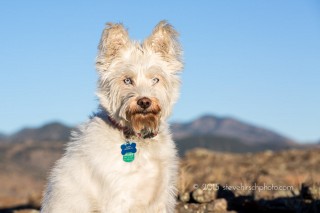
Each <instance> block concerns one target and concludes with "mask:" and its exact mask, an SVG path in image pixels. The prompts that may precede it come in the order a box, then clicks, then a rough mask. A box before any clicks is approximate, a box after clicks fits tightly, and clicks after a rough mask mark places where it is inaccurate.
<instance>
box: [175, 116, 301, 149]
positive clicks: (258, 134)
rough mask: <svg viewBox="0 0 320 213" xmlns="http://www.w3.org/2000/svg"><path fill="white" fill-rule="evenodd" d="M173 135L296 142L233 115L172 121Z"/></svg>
mask: <svg viewBox="0 0 320 213" xmlns="http://www.w3.org/2000/svg"><path fill="white" fill-rule="evenodd" d="M171 130H172V133H173V137H174V138H176V139H184V138H187V137H191V136H204V135H206V136H208V135H211V136H220V137H230V138H236V139H240V140H241V141H242V142H245V143H248V144H255V143H284V144H295V143H296V142H295V141H294V140H293V139H290V138H287V137H285V136H283V135H281V134H280V133H277V132H275V131H273V130H269V129H267V128H263V127H259V126H257V125H253V124H250V123H247V122H244V121H241V120H238V119H235V118H232V117H218V116H215V115H203V116H201V117H199V118H196V119H194V120H192V121H189V122H184V123H172V124H171Z"/></svg>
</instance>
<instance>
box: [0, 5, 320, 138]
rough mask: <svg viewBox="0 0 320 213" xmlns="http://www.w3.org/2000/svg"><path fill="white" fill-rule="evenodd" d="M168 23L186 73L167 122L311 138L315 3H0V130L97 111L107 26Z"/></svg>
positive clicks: (136, 31) (318, 115) (319, 77)
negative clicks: (235, 123)
mask: <svg viewBox="0 0 320 213" xmlns="http://www.w3.org/2000/svg"><path fill="white" fill-rule="evenodd" d="M162 19H167V20H168V21H169V22H170V23H172V25H174V26H175V27H176V29H177V30H178V31H179V32H180V34H181V42H182V45H183V47H184V52H185V54H184V58H185V70H184V73H183V74H182V80H183V86H182V90H181V98H180V100H179V103H178V104H177V105H176V108H175V110H174V113H173V115H172V119H171V120H172V121H188V120H191V119H194V118H196V117H198V116H200V115H202V114H208V113H212V114H216V115H218V116H232V117H235V118H238V119H241V120H244V121H247V122H250V123H253V124H257V125H260V126H263V127H267V128H271V129H273V130H276V131H278V132H280V133H282V134H284V135H286V136H289V137H291V138H293V139H296V140H299V141H302V142H304V141H316V140H319V139H320V94H319V93H320V2H319V1H316V0H314V1H312V0H310V1H296V0H282V1H279V0H268V1H253V0H252V1H246V0H243V1H209V0H208V1H161V2H160V1H158V2H151V1H127V2H125V1H50V2H49V1H40V0H39V1H3V2H2V3H1V6H0V24H1V28H0V29H1V31H0V80H1V83H0V98H1V102H0V117H1V119H0V132H4V133H11V132H13V131H16V130H18V129H19V128H22V127H24V126H39V125H41V124H44V123H46V122H48V121H53V120H58V121H62V122H65V123H66V124H69V125H75V124H77V123H80V122H82V121H85V120H86V119H87V116H88V115H89V114H91V112H92V111H94V110H95V109H96V106H97V100H96V97H95V95H94V91H95V85H96V78H97V75H96V72H95V70H94V60H95V56H96V52H97V44H98V41H99V38H100V35H101V31H102V29H103V28H104V24H105V23H106V22H122V23H124V24H125V26H126V27H128V28H129V32H130V35H131V37H132V38H134V39H137V40H143V39H144V38H145V37H147V36H148V35H149V34H150V32H151V30H152V28H153V27H154V25H155V24H157V23H158V22H159V21H160V20H162Z"/></svg>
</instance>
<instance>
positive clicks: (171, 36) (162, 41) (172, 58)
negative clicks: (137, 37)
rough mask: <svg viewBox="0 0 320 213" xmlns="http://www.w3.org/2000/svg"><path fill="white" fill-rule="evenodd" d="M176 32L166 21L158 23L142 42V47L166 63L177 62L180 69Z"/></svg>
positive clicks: (179, 52) (180, 51) (180, 62)
mask: <svg viewBox="0 0 320 213" xmlns="http://www.w3.org/2000/svg"><path fill="white" fill-rule="evenodd" d="M178 36H179V34H178V32H177V31H176V30H175V29H174V28H173V27H172V26H171V25H170V24H169V23H168V22H166V21H160V22H159V24H157V26H156V27H155V28H154V30H153V32H152V34H151V35H150V37H149V38H147V39H146V40H145V41H144V46H146V47H148V48H151V49H152V50H153V51H154V52H156V53H158V54H160V55H161V56H162V57H163V58H164V59H165V60H166V61H168V62H178V63H179V64H180V67H179V68H178V67H177V69H178V70H177V71H179V70H181V69H182V66H183V65H182V59H181V56H182V50H181V46H180V43H179V41H178Z"/></svg>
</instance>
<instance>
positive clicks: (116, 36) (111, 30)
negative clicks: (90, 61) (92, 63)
mask: <svg viewBox="0 0 320 213" xmlns="http://www.w3.org/2000/svg"><path fill="white" fill-rule="evenodd" d="M128 43H129V35H128V31H127V30H126V29H125V28H124V27H123V25H122V24H113V23H107V24H106V28H105V29H104V30H103V32H102V36H101V40H100V43H99V46H98V56H97V60H96V68H97V70H98V71H99V72H103V71H106V70H107V69H108V67H109V65H110V63H111V61H112V60H113V59H114V58H115V57H116V56H117V55H118V53H119V51H120V50H121V49H123V48H125V47H126V46H127V45H128Z"/></svg>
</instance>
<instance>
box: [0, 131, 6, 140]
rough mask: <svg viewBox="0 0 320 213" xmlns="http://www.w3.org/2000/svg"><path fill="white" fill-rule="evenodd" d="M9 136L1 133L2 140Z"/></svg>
mask: <svg viewBox="0 0 320 213" xmlns="http://www.w3.org/2000/svg"><path fill="white" fill-rule="evenodd" d="M6 137H7V136H6V135H5V134H3V133H1V132H0V140H4V139H5V138H6Z"/></svg>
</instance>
